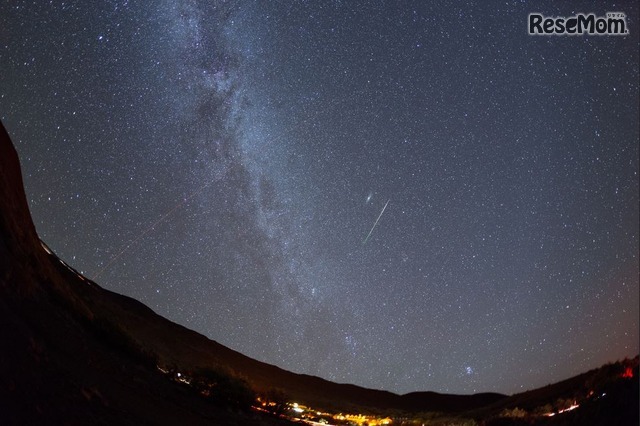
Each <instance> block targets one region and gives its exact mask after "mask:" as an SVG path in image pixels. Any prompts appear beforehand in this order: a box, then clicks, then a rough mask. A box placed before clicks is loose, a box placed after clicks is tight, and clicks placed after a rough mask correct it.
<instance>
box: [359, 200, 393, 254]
mask: <svg viewBox="0 0 640 426" xmlns="http://www.w3.org/2000/svg"><path fill="white" fill-rule="evenodd" d="M389 201H391V199H388V200H387V203H386V204H385V205H384V207H383V208H382V211H381V212H380V214H379V215H378V218H377V219H376V221H375V222H374V223H373V226H372V227H371V231H369V234H368V235H367V238H365V239H364V241H363V242H362V245H365V244H366V243H367V240H368V239H369V237H370V236H371V233H372V232H373V230H374V229H376V225H377V224H378V221H379V220H380V218H381V217H382V213H384V209H386V208H387V205H388V204H389Z"/></svg>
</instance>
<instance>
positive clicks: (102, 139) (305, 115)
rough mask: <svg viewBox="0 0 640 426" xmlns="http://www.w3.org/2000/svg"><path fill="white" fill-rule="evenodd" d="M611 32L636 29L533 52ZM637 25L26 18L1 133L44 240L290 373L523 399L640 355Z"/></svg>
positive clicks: (320, 6) (290, 14)
mask: <svg viewBox="0 0 640 426" xmlns="http://www.w3.org/2000/svg"><path fill="white" fill-rule="evenodd" d="M89 3H90V4H89ZM610 11H620V12H624V13H625V14H626V15H627V23H628V25H629V27H630V34H629V35H627V36H571V37H568V36H567V37H563V36H535V37H534V36H529V35H528V34H527V17H528V14H529V13H533V12H540V13H542V14H544V15H546V16H569V15H572V14H575V13H580V12H584V13H589V12H593V13H596V15H599V16H600V15H604V14H605V13H606V12H610ZM639 30H640V26H639V25H638V5H637V3H636V2H626V3H625V2H623V3H615V4H614V3H610V2H601V1H597V2H596V1H592V2H572V4H571V5H569V4H567V2H563V4H561V5H558V4H557V2H551V1H538V2H535V3H534V4H532V3H530V2H526V1H512V0H506V1H504V0H503V1H499V2H497V1H490V2H479V1H478V2H475V1H474V2H468V3H466V4H465V3H462V2H453V1H449V0H445V1H434V2H423V1H406V2H401V3H396V2H380V1H344V2H342V1H338V0H335V1H308V2H307V1H270V2H262V1H241V2H233V1H226V2H222V1H198V0H185V1H175V0H157V1H148V2H147V1H145V2H134V1H127V0H109V1H102V2H81V1H56V0H53V1H10V2H7V1H5V2H2V4H1V5H0V69H1V70H2V71H1V72H0V118H1V119H2V122H3V123H4V125H5V126H6V127H7V129H8V131H9V133H10V135H11V136H12V138H13V140H14V143H15V144H16V147H17V149H18V151H19V154H20V158H21V162H22V167H23V174H24V179H25V186H26V191H27V197H28V199H29V203H30V208H31V212H32V214H33V217H34V222H35V224H36V227H37V229H38V232H39V234H40V236H41V238H42V239H43V240H44V241H45V242H47V244H49V245H50V246H51V248H52V249H53V250H54V251H55V252H56V253H57V254H58V255H59V256H60V257H61V258H62V259H64V260H65V261H66V262H68V263H69V264H70V265H72V266H73V267H75V268H76V269H78V270H79V271H82V272H83V273H84V274H85V275H87V276H88V277H90V278H92V279H95V280H96V281H97V282H98V283H99V284H100V285H102V286H104V287H105V288H108V289H110V290H113V291H116V292H119V293H123V294H126V295H129V296H131V297H134V298H136V299H138V300H140V301H142V302H144V303H145V304H147V305H148V306H150V307H151V308H152V309H154V310H155V311H156V312H158V313H159V314H161V315H163V316H166V317H167V318H169V319H171V320H173V321H176V322H178V323H180V324H183V325H185V326H187V327H189V328H192V329H194V330H196V331H198V332H201V333H203V334H205V335H206V336H208V337H210V338H211V339H214V340H216V341H218V342H220V343H222V344H224V345H227V346H229V347H231V348H233V349H235V350H238V351H241V352H243V353H245V354H246V355H249V356H251V357H254V358H257V359H259V360H262V361H266V362H269V363H272V364H275V365H278V366H281V367H284V368H286V369H289V370H291V371H295V372H301V373H307V374H313V375H318V376H321V377H323V378H326V379H329V380H334V381H338V382H349V383H355V384H358V385H362V386H366V387H372V388H377V389H386V390H390V391H394V392H399V393H405V392H409V391H415V390H433V391H438V392H454V393H473V392H481V391H496V392H503V393H514V392H518V391H522V390H525V389H531V388H534V387H539V386H544V385H546V384H548V383H551V382H554V381H558V380H561V379H564V378H567V377H570V376H571V375H574V374H577V373H581V372H583V371H586V370H588V369H590V368H594V367H597V366H599V365H601V364H603V363H605V362H609V361H615V360H617V359H621V358H624V357H625V356H634V355H635V354H637V353H638V351H639V343H638V340H639V337H638V336H639V327H638V317H639V312H638V311H639V295H638V289H639V284H638V219H639V218H638V191H639V188H638V186H639V185H638V140H639V130H638V124H639V111H638V97H639V88H638V85H639V83H638V80H639V69H638V68H639V66H638V46H639V42H638V40H639V39H638V34H639ZM381 212H382V214H381ZM374 224H375V227H374ZM372 228H373V229H372ZM367 236H368V238H367Z"/></svg>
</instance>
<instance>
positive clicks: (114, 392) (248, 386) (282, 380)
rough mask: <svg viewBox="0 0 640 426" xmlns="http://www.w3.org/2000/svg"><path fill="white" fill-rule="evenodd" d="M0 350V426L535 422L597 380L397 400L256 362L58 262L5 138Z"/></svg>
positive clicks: (0, 195)
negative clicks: (281, 406) (307, 418)
mask: <svg viewBox="0 0 640 426" xmlns="http://www.w3.org/2000/svg"><path fill="white" fill-rule="evenodd" d="M186 279H188V278H186ZM0 342H2V343H1V345H2V349H1V350H0V423H2V424H42V423H43V422H44V423H51V424H58V423H69V424H122V425H126V424H140V423H143V424H212V423H215V424H238V425H240V424H243V425H244V424H288V423H289V422H288V421H287V420H286V419H283V418H278V417H275V416H269V415H265V414H263V413H261V412H259V411H256V410H255V409H252V408H251V406H252V405H255V401H256V400H255V398H256V397H262V399H263V400H264V398H265V396H268V395H279V398H281V399H283V400H286V401H287V402H292V401H296V402H299V403H300V404H304V405H306V406H310V407H318V408H322V409H323V410H333V411H335V412H367V411H368V412H379V413H381V412H385V413H396V414H397V417H399V418H401V417H403V416H404V417H406V416H409V415H415V416H418V415H419V413H425V412H437V413H445V414H447V415H451V416H462V415H464V416H467V417H469V418H475V419H478V420H479V421H485V420H483V419H502V420H500V421H505V420H504V419H509V418H512V417H513V416H512V417H509V416H501V415H500V413H504V412H505V410H506V411H508V410H514V409H516V408H518V407H519V409H527V410H534V409H535V407H539V406H544V404H546V403H548V402H549V401H552V400H553V401H557V400H558V398H561V397H563V398H570V397H572V396H573V395H576V392H578V391H577V390H576V389H579V390H580V392H582V388H583V387H584V383H585V381H588V380H590V379H591V378H592V377H596V376H597V374H598V372H590V373H585V374H586V376H584V375H583V376H584V377H583V376H578V378H575V379H572V380H574V381H573V382H567V383H565V382H561V383H560V384H557V385H554V386H551V387H547V388H543V389H541V390H537V391H531V392H530V393H524V394H519V395H514V396H510V397H508V396H506V395H501V394H497V393H482V394H476V395H446V394H439V393H435V392H414V393H410V394H406V395H397V394H394V393H391V392H386V391H381V390H373V389H366V388H362V387H359V386H355V385H350V384H338V383H333V382H330V381H327V380H324V379H321V378H318V377H313V376H309V375H304V374H296V373H292V372H288V371H286V370H283V369H281V368H279V367H276V366H273V365H269V364H266V363H263V362H260V361H257V360H254V359H251V358H249V357H247V356H245V355H243V354H241V353H239V352H236V351H234V350H232V349H229V348H227V347H225V346H223V345H221V344H219V343H217V342H215V341H212V340H210V339H208V338H206V337H205V336H203V335H201V334H199V333H196V332H194V331H192V330H189V329H187V328H185V327H183V326H181V325H178V324H176V323H173V322H171V321H169V320H167V319H165V318H163V317H161V316H160V315H157V314H156V313H155V312H153V310H151V309H150V308H148V307H147V306H145V305H144V304H142V303H140V302H138V301H136V300H134V299H132V298H130V297H127V296H123V295H120V294H116V293H114V292H111V291H109V290H106V289H103V288H102V287H100V286H99V285H98V284H97V283H95V282H93V281H91V280H89V279H87V278H86V277H84V276H82V275H81V274H80V273H78V272H77V271H76V270H74V269H73V267H71V266H69V265H67V264H66V263H65V262H63V261H62V260H61V259H59V258H58V257H57V256H56V255H55V253H53V252H52V251H51V250H50V249H49V248H48V247H47V245H46V244H45V243H44V242H42V241H40V239H39V237H38V235H37V233H36V229H35V226H34V224H33V222H32V220H31V216H30V213H29V208H28V204H27V200H26V196H25V193H24V189H23V182H22V176H21V171H20V163H19V159H18V155H17V153H16V151H15V148H14V147H13V145H12V143H11V141H10V138H9V136H8V134H7V132H6V130H5V129H4V127H2V128H1V129H0ZM634 368H635V377H636V380H635V382H636V387H635V390H634V388H633V387H631V388H630V389H629V390H624V392H626V393H629V394H631V395H633V392H635V395H636V396H637V359H636V363H635V367H634ZM616 374H617V373H616ZM607 377H609V376H607ZM624 383H627V382H624ZM630 383H633V381H631V382H630ZM625 389H626V388H625ZM621 392H622V391H621ZM585 398H586V397H585ZM635 400H636V407H637V397H636V399H635ZM627 406H629V404H626V405H625V407H627ZM631 409H633V404H631ZM636 413H637V409H636ZM605 414H606V413H605ZM625 419H626V417H625ZM487 421H491V420H487ZM495 421H497V420H495ZM636 423H637V422H636ZM594 424H595V423H594Z"/></svg>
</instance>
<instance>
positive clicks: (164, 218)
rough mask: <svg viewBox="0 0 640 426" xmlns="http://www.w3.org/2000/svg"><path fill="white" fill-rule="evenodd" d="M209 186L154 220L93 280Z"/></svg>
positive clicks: (199, 189)
mask: <svg viewBox="0 0 640 426" xmlns="http://www.w3.org/2000/svg"><path fill="white" fill-rule="evenodd" d="M210 184H211V182H207V183H206V184H204V185H203V186H201V187H200V188H198V189H196V190H195V191H193V192H192V193H191V194H189V196H188V197H186V198H184V199H183V200H182V201H180V202H178V203H177V204H176V205H175V206H173V208H172V209H171V210H169V211H168V212H167V213H165V214H164V215H162V216H161V217H160V218H159V219H158V220H156V221H155V222H154V223H153V224H152V225H151V226H150V227H148V228H147V229H145V230H144V231H142V232H141V233H140V234H138V236H136V237H135V238H134V239H132V240H131V241H130V242H129V244H127V245H126V246H124V248H122V250H120V251H119V252H118V253H117V254H116V255H115V256H113V257H112V258H111V260H109V262H107V264H106V265H105V266H104V267H103V268H102V269H100V270H99V271H98V273H97V274H96V275H95V276H94V277H93V279H94V280H96V279H98V278H99V277H100V275H102V274H103V273H104V271H106V270H107V269H109V267H110V266H111V265H112V264H113V263H114V262H115V261H116V260H118V259H119V258H120V257H121V256H122V255H123V254H125V253H126V252H127V250H129V249H130V248H131V246H133V245H134V244H136V243H137V242H138V241H140V240H141V239H143V238H144V237H145V235H147V234H148V233H149V232H151V231H153V230H155V228H156V226H158V225H160V224H161V223H162V222H164V221H165V220H167V218H169V217H170V216H171V215H173V214H174V213H175V212H176V211H177V210H178V209H180V208H181V207H182V206H184V205H185V204H187V203H188V202H189V201H191V199H192V198H193V197H195V196H196V195H198V194H199V193H201V192H202V191H204V190H205V188H207V187H208V186H209V185H210Z"/></svg>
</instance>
